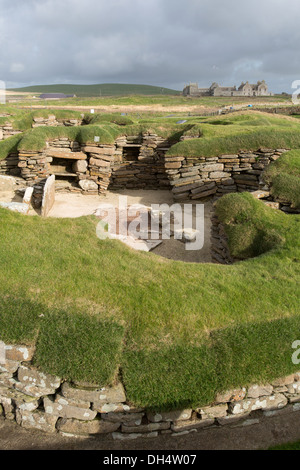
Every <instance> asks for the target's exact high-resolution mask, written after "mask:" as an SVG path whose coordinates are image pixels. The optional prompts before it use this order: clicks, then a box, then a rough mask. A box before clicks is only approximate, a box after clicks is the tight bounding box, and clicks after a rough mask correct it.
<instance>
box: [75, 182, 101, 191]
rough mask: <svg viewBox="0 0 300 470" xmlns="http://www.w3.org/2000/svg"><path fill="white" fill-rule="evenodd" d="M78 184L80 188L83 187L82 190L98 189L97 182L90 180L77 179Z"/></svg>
mask: <svg viewBox="0 0 300 470" xmlns="http://www.w3.org/2000/svg"><path fill="white" fill-rule="evenodd" d="M79 186H80V187H81V189H83V191H97V190H98V184H97V183H95V181H92V180H81V181H79Z"/></svg>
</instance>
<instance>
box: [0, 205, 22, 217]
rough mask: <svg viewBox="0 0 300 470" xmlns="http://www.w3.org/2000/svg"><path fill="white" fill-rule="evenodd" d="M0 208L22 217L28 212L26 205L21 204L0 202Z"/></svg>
mask: <svg viewBox="0 0 300 470" xmlns="http://www.w3.org/2000/svg"><path fill="white" fill-rule="evenodd" d="M0 207H3V208H4V209H8V210H10V211H12V212H18V213H19V214H23V215H27V214H28V210H29V206H28V204H24V203H23V202H0Z"/></svg>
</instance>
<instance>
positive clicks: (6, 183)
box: [0, 175, 16, 191]
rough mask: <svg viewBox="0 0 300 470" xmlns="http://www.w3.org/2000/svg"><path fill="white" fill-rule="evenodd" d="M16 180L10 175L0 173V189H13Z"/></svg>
mask: <svg viewBox="0 0 300 470" xmlns="http://www.w3.org/2000/svg"><path fill="white" fill-rule="evenodd" d="M15 184H16V180H15V178H13V177H12V176H5V175H0V191H13V190H14V188H15Z"/></svg>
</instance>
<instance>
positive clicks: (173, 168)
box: [0, 134, 286, 201]
mask: <svg viewBox="0 0 300 470" xmlns="http://www.w3.org/2000/svg"><path fill="white" fill-rule="evenodd" d="M169 148H170V143H169V142H168V141H167V140H165V139H163V138H161V137H159V136H157V135H155V134H143V135H141V136H123V137H120V138H118V139H117V140H116V142H115V143H114V144H101V143H93V144H82V145H80V144H79V143H78V142H72V141H70V140H69V139H68V138H59V139H56V140H54V141H52V142H47V146H46V148H45V149H44V150H43V151H40V152H37V151H32V152H30V151H19V153H18V162H17V168H15V167H14V165H15V164H16V154H12V155H9V157H8V158H7V159H6V160H5V161H3V162H0V173H1V172H2V173H3V174H4V173H5V174H12V172H17V171H18V172H19V174H20V176H21V177H22V178H24V180H25V181H26V183H27V184H28V185H33V184H36V183H40V182H41V181H43V180H44V179H45V178H47V177H48V176H50V175H51V174H55V176H56V177H57V181H58V180H60V179H61V180H63V179H65V180H70V181H72V184H70V185H69V186H68V190H70V191H76V192H78V191H82V192H84V193H86V194H97V193H98V192H99V193H103V192H105V191H106V190H107V189H108V188H109V189H124V188H127V189H159V188H160V189H171V190H172V193H173V197H174V200H175V201H183V200H201V199H204V198H206V197H209V196H215V197H220V196H222V195H224V194H227V193H231V192H236V191H254V190H256V189H259V188H260V176H261V174H262V172H263V170H264V168H265V167H266V166H267V165H269V164H270V163H271V162H272V161H274V160H276V159H277V158H279V157H280V155H281V154H282V153H283V152H285V151H286V149H276V150H274V149H260V150H258V151H255V152H245V151H244V152H243V151H241V152H239V153H238V154H233V155H232V154H231V155H220V156H217V157H205V156H195V157H184V156H182V157H172V156H169V155H168V154H167V151H168V149H169ZM64 160H65V161H64ZM63 161H64V162H63ZM60 168H61V169H60ZM57 184H58V186H57V187H58V190H59V181H58V182H57ZM65 188H66V186H63V185H62V189H63V190H64V189H65Z"/></svg>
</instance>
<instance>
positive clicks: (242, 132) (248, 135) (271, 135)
mask: <svg viewBox="0 0 300 470" xmlns="http://www.w3.org/2000/svg"><path fill="white" fill-rule="evenodd" d="M216 122H217V123H218V125H215V124H214V121H213V120H211V119H210V120H206V121H202V122H201V123H199V124H198V126H199V127H200V130H201V134H202V137H201V138H200V139H191V140H186V141H183V142H179V143H177V144H176V145H174V146H173V147H172V148H171V149H170V150H169V151H168V155H169V156H186V157H190V158H194V157H197V156H207V157H215V156H217V155H221V154H236V153H238V152H239V151H240V150H249V151H254V150H257V149H258V148H260V147H265V148H273V149H274V148H294V149H296V148H300V127H299V124H298V122H296V121H295V122H293V121H288V120H286V119H284V118H282V119H280V118H274V117H271V116H270V117H267V118H266V117H265V116H262V115H260V114H258V113H255V112H253V114H252V113H251V115H249V114H248V115H236V116H235V115H229V116H226V117H224V118H223V119H221V120H220V118H219V119H217V120H216ZM222 123H223V124H224V125H221V124H222ZM228 124H230V125H228ZM194 130H195V128H194V129H193V130H192V131H191V132H193V131H194Z"/></svg>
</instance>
